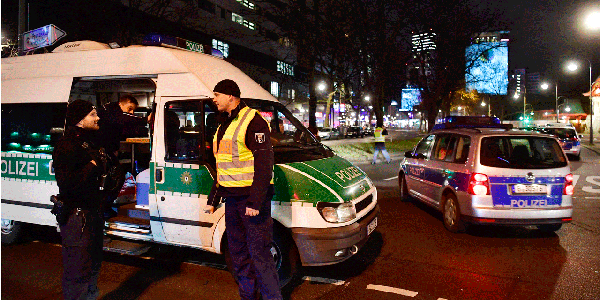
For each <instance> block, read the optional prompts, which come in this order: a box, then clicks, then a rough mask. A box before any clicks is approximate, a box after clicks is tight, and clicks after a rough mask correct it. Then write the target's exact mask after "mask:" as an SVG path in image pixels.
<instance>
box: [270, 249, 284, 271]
mask: <svg viewBox="0 0 600 300" xmlns="http://www.w3.org/2000/svg"><path fill="white" fill-rule="evenodd" d="M270 250H271V255H272V256H273V261H274V262H275V269H276V270H279V269H280V268H281V260H282V257H281V250H280V249H279V247H277V244H275V243H271V249H270Z"/></svg>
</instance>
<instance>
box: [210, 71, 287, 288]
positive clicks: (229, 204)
mask: <svg viewBox="0 0 600 300" xmlns="http://www.w3.org/2000/svg"><path fill="white" fill-rule="evenodd" d="M214 93H215V98H214V99H213V102H214V103H215V104H216V106H217V109H218V110H219V112H221V113H223V114H224V117H225V118H221V120H222V121H221V124H220V125H219V128H218V129H217V134H216V135H215V137H214V139H213V152H214V154H215V158H216V162H217V180H216V181H215V183H214V185H213V187H212V189H211V192H210V195H209V197H208V202H207V203H208V204H207V205H206V207H205V208H204V210H205V212H207V213H212V212H214V209H215V207H216V206H217V205H218V204H219V199H220V198H221V197H222V198H223V199H224V200H225V227H226V228H227V229H226V232H227V242H228V246H229V253H230V255H231V260H232V264H233V273H234V276H235V277H236V279H237V283H238V286H239V293H240V297H241V299H243V300H246V299H261V298H260V297H261V295H262V299H264V300H270V299H282V296H281V291H280V289H279V278H278V275H277V270H276V268H275V262H274V261H273V256H272V254H271V251H270V249H271V241H272V239H273V219H272V218H271V198H272V197H273V147H272V146H271V139H270V130H269V125H268V123H267V121H266V120H265V119H263V117H262V116H261V115H260V114H259V113H258V111H256V110H255V109H252V108H250V107H248V106H246V105H245V104H244V103H242V102H241V101H240V89H239V87H238V85H237V84H236V83H235V82H234V81H232V80H229V79H226V80H223V81H221V82H219V83H218V84H217V85H216V86H215V88H214Z"/></svg>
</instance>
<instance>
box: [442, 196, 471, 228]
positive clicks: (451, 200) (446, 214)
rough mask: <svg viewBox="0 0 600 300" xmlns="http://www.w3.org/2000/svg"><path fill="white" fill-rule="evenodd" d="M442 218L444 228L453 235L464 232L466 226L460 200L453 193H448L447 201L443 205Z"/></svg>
mask: <svg viewBox="0 0 600 300" xmlns="http://www.w3.org/2000/svg"><path fill="white" fill-rule="evenodd" d="M442 205H443V209H442V218H443V221H444V227H446V229H448V231H450V232H452V233H458V232H464V231H465V230H466V226H465V224H464V222H463V221H462V220H461V214H460V207H459V206H458V200H457V199H456V196H455V195H454V194H452V193H448V194H446V196H445V200H444V202H443V203H442Z"/></svg>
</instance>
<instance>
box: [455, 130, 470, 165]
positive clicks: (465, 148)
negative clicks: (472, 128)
mask: <svg viewBox="0 0 600 300" xmlns="http://www.w3.org/2000/svg"><path fill="white" fill-rule="evenodd" d="M470 147H471V138H469V137H468V136H457V140H456V152H455V157H454V162H455V163H461V164H464V163H466V162H467V158H468V157H469V149H470Z"/></svg>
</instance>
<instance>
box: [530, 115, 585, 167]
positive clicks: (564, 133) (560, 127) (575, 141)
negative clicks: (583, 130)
mask: <svg viewBox="0 0 600 300" xmlns="http://www.w3.org/2000/svg"><path fill="white" fill-rule="evenodd" d="M537 130H538V131H539V132H542V133H546V134H550V135H553V136H555V137H556V138H557V139H558V142H559V143H560V145H561V146H562V148H563V150H564V151H565V154H567V155H572V156H573V157H574V158H575V160H579V159H580V156H581V138H582V135H580V134H577V130H576V129H575V127H574V126H573V125H571V124H565V123H551V124H547V125H546V126H545V127H539V128H538V129H537Z"/></svg>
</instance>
